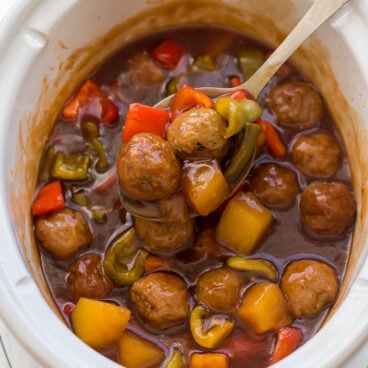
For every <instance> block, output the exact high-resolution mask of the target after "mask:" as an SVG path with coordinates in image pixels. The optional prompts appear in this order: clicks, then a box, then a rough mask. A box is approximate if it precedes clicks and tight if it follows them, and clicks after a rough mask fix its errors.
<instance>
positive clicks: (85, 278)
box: [67, 254, 113, 300]
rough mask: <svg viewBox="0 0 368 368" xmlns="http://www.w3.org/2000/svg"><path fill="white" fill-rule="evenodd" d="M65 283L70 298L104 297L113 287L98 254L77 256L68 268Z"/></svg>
mask: <svg viewBox="0 0 368 368" xmlns="http://www.w3.org/2000/svg"><path fill="white" fill-rule="evenodd" d="M67 285H68V290H69V294H70V296H71V298H72V299H73V300H78V299H79V298H80V297H86V298H99V299H101V298H106V297H108V296H109V295H110V294H111V292H112V289H113V285H112V283H111V281H110V280H109V279H108V278H107V277H106V275H105V273H104V271H103V266H102V263H101V258H100V256H99V255H98V254H86V255H84V256H82V257H80V258H78V259H77V260H76V261H75V262H74V263H73V264H72V265H71V266H70V268H69V273H68V275H67Z"/></svg>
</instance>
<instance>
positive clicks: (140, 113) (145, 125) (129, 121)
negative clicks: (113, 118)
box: [122, 103, 170, 143]
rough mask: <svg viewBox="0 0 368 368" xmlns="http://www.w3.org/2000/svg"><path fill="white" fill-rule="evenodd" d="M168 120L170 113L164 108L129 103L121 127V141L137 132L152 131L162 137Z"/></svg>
mask: <svg viewBox="0 0 368 368" xmlns="http://www.w3.org/2000/svg"><path fill="white" fill-rule="evenodd" d="M169 121H170V114H169V112H168V111H166V110H163V109H158V108H156V107H151V106H146V105H142V104H140V103H133V104H130V105H129V108H128V113H127V117H126V120H125V125H124V128H123V135H122V140H123V143H126V142H128V141H129V139H130V138H132V137H133V135H135V134H138V133H153V134H156V135H159V136H160V137H162V138H164V136H165V131H166V124H167V123H169Z"/></svg>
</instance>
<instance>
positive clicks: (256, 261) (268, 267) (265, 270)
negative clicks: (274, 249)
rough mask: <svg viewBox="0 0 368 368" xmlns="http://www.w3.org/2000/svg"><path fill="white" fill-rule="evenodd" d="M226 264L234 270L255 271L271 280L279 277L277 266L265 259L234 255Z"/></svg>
mask: <svg viewBox="0 0 368 368" xmlns="http://www.w3.org/2000/svg"><path fill="white" fill-rule="evenodd" d="M226 264H227V265H228V266H229V267H231V268H233V269H234V270H237V271H248V272H254V273H257V274H260V275H262V276H264V277H266V278H267V279H269V280H271V281H277V280H278V278H279V274H278V272H277V269H276V267H275V266H274V265H273V264H272V263H271V262H270V261H267V260H265V259H260V258H246V257H242V256H232V257H229V258H228V259H227V261H226Z"/></svg>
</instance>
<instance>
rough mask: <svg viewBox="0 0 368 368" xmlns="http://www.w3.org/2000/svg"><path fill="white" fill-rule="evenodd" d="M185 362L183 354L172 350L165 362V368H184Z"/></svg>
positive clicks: (177, 350)
mask: <svg viewBox="0 0 368 368" xmlns="http://www.w3.org/2000/svg"><path fill="white" fill-rule="evenodd" d="M185 367H186V365H185V361H184V356H183V353H182V352H181V351H180V350H179V349H177V348H174V350H173V352H172V354H171V356H170V358H169V360H168V361H167V363H166V365H165V368H185Z"/></svg>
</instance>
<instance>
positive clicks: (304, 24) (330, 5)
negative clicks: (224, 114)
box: [120, 0, 349, 221]
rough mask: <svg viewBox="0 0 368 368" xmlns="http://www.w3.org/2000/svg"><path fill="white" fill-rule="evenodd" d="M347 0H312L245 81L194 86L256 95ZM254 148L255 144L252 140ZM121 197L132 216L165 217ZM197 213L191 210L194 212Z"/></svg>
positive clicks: (244, 172)
mask: <svg viewBox="0 0 368 368" xmlns="http://www.w3.org/2000/svg"><path fill="white" fill-rule="evenodd" d="M348 1H349V0H315V1H314V3H313V4H312V6H311V7H310V8H309V10H308V11H307V13H306V14H305V15H304V16H303V18H302V19H301V20H300V21H299V22H298V23H297V25H296V26H295V28H294V29H293V30H292V31H291V32H290V33H289V35H288V36H287V37H286V38H285V39H284V41H283V42H282V43H281V44H280V45H279V47H278V48H277V49H276V50H275V51H274V52H273V53H272V54H271V56H270V57H269V58H267V60H266V61H265V62H264V63H263V65H262V66H261V67H260V68H259V69H258V70H257V71H256V72H255V73H254V74H253V75H252V76H251V77H250V78H249V79H248V80H246V81H245V82H244V83H242V84H241V85H239V86H237V87H233V88H218V87H201V88H197V89H198V90H201V91H202V92H204V93H205V94H206V95H207V96H209V97H211V98H216V97H219V96H221V95H224V94H228V93H229V92H233V91H235V90H238V89H246V90H248V91H249V92H251V94H252V95H253V96H254V98H255V99H257V97H258V95H259V94H260V92H261V91H262V89H263V88H264V87H265V85H266V84H267V82H268V81H269V80H270V79H271V77H272V76H273V75H274V74H275V73H276V72H277V70H278V69H279V68H280V67H281V65H283V64H284V63H285V62H286V61H287V59H288V58H289V57H290V56H291V55H292V54H293V52H294V51H295V50H296V49H297V48H298V47H299V46H300V45H301V44H302V43H303V42H304V41H305V40H306V39H307V38H308V37H309V36H310V35H311V34H312V33H313V32H314V31H315V30H317V29H318V27H319V26H320V25H321V24H323V23H324V22H325V21H326V20H327V19H328V18H329V17H331V16H332V15H333V14H334V13H335V12H336V11H337V10H338V9H340V8H341V7H342V6H343V5H344V4H345V3H347V2H348ZM172 97H173V96H172V95H171V96H168V97H166V98H165V99H163V100H161V101H160V102H159V103H157V104H156V105H155V107H161V108H166V107H169V105H170V102H171V100H172ZM254 149H255V144H254ZM253 160H254V153H253V154H250V155H249V159H248V161H247V162H246V164H245V166H244V169H243V170H242V171H241V174H240V175H239V177H238V178H237V179H236V180H235V181H234V182H233V183H232V185H231V186H232V192H234V191H236V189H237V188H238V187H239V185H240V184H241V183H243V182H244V180H245V178H246V176H247V175H248V173H249V171H250V169H251V167H252V165H253ZM120 198H121V201H122V204H123V206H124V208H125V209H126V210H127V211H128V212H130V213H131V214H133V215H134V216H138V217H142V218H147V219H151V220H155V221H165V219H164V218H163V217H162V214H161V212H160V209H159V206H158V205H157V204H156V203H150V202H144V201H139V200H135V199H132V198H129V197H128V196H126V195H125V194H124V191H123V189H122V188H120ZM195 215H196V214H195V213H194V214H193V216H195Z"/></svg>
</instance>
